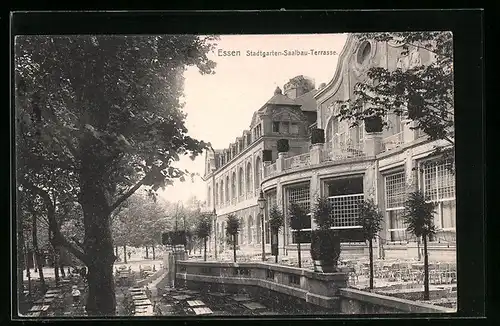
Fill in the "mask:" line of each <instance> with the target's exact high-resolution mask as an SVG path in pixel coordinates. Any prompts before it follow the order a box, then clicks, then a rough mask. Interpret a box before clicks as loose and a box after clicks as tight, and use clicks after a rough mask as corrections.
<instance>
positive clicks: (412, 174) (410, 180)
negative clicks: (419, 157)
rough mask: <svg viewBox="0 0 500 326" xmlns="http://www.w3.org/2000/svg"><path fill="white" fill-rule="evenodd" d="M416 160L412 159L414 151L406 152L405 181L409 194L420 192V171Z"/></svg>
mask: <svg viewBox="0 0 500 326" xmlns="http://www.w3.org/2000/svg"><path fill="white" fill-rule="evenodd" d="M417 167H418V166H417V163H416V160H414V159H413V158H412V150H411V149H408V150H406V151H405V179H406V186H407V191H408V192H414V191H416V190H418V170H417Z"/></svg>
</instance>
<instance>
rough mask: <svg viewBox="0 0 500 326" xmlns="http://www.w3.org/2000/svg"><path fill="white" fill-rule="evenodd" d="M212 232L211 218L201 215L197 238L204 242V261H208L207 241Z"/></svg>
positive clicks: (197, 226)
mask: <svg viewBox="0 0 500 326" xmlns="http://www.w3.org/2000/svg"><path fill="white" fill-rule="evenodd" d="M211 232H212V222H211V218H210V216H208V215H201V216H200V219H199V221H198V224H197V225H196V237H198V239H201V240H203V243H204V248H203V249H204V255H203V260H204V261H207V239H208V237H209V236H210V233H211Z"/></svg>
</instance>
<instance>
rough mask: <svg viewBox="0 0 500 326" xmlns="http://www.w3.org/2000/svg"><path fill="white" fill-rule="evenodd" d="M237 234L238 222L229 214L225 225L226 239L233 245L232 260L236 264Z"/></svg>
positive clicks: (238, 230)
mask: <svg viewBox="0 0 500 326" xmlns="http://www.w3.org/2000/svg"><path fill="white" fill-rule="evenodd" d="M238 232H240V220H239V219H238V218H237V217H236V215H234V214H229V215H228V216H227V223H226V235H227V236H228V238H231V240H232V245H233V258H234V262H235V263H236V237H237V236H238Z"/></svg>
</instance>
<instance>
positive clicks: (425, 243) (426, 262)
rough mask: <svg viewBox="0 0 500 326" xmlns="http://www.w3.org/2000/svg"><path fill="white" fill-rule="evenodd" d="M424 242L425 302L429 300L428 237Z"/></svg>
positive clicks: (424, 237) (425, 237) (424, 238)
mask: <svg viewBox="0 0 500 326" xmlns="http://www.w3.org/2000/svg"><path fill="white" fill-rule="evenodd" d="M422 238H423V241H424V300H429V255H428V254H427V236H425V235H424V236H423V237H422Z"/></svg>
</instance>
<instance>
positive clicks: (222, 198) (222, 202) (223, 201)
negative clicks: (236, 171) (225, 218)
mask: <svg viewBox="0 0 500 326" xmlns="http://www.w3.org/2000/svg"><path fill="white" fill-rule="evenodd" d="M224 203H225V200H224V180H221V181H220V205H221V206H222V205H224Z"/></svg>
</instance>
